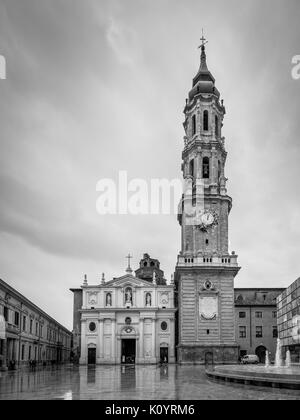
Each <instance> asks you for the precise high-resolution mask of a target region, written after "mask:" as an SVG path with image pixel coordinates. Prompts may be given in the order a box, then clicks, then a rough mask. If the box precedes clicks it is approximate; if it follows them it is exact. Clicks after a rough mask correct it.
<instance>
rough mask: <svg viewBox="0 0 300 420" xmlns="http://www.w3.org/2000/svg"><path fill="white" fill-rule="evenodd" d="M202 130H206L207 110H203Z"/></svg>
mask: <svg viewBox="0 0 300 420" xmlns="http://www.w3.org/2000/svg"><path fill="white" fill-rule="evenodd" d="M203 130H204V131H208V111H206V110H205V111H204V112H203Z"/></svg>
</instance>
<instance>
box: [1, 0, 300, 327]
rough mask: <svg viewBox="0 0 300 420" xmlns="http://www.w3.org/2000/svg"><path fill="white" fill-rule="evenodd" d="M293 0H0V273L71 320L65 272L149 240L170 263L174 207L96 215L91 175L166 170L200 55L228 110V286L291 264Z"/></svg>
mask: <svg viewBox="0 0 300 420" xmlns="http://www.w3.org/2000/svg"><path fill="white" fill-rule="evenodd" d="M299 22H300V3H299V0H289V1H286V0H282V1H278V0H258V1H256V0H247V1H241V0H231V1H229V0H228V1H223V0H221V1H209V2H208V1H202V0H185V1H179V0H159V1H158V0H157V1H150V0H147V1H146V0H107V1H104V0H0V54H2V55H4V56H5V58H6V61H7V80H0V130H1V131H0V132H1V134H0V135H1V138H0V145H1V152H0V191H1V198H0V246H1V252H0V277H1V278H2V279H3V280H4V281H6V282H8V283H9V284H11V285H12V286H13V287H15V288H16V289H17V290H19V291H20V292H22V293H23V294H25V295H26V296H27V297H28V298H30V299H32V300H33V302H35V303H36V304H37V305H39V306H40V307H41V308H43V309H44V310H45V311H47V312H48V313H49V314H51V315H52V316H53V317H55V318H56V319H57V320H58V321H60V322H61V323H63V324H64V325H66V326H67V327H69V328H72V294H71V292H69V290H68V289H69V288H70V287H78V286H80V285H81V284H82V278H83V275H84V273H86V274H87V275H88V280H89V282H90V283H99V282H100V278H101V273H102V272H104V273H105V275H106V279H107V280H110V279H111V278H112V277H115V276H120V275H122V274H123V273H124V270H125V268H126V260H125V256H126V255H127V253H128V252H129V251H130V252H131V253H132V254H133V256H134V259H133V267H134V268H137V265H138V262H139V259H140V258H141V257H142V254H143V253H145V252H148V253H149V254H150V255H151V256H153V257H154V258H158V259H159V260H160V261H161V268H162V269H163V270H165V274H166V277H167V278H168V279H169V278H170V275H171V273H172V272H173V271H174V269H175V264H176V258H177V254H178V252H179V250H180V227H179V225H178V223H177V220H176V217H175V216H173V215H172V216H99V215H98V214H97V212H96V199H97V197H98V196H99V193H97V192H96V183H97V181H98V180H99V179H101V178H112V179H117V175H118V171H119V170H127V171H128V176H129V179H132V178H142V179H145V180H146V181H147V182H148V181H150V179H151V178H168V179H173V178H180V177H181V170H180V166H181V152H182V149H183V135H184V132H183V127H182V122H183V119H184V115H183V106H184V103H185V98H186V96H187V93H188V91H189V89H190V88H191V84H192V78H193V77H194V76H195V74H196V72H197V70H198V67H199V50H197V46H198V45H199V43H200V41H199V38H200V37H201V28H202V27H204V30H205V35H206V36H207V38H208V41H209V43H208V45H207V62H208V67H209V69H210V71H211V72H212V74H213V75H214V77H215V78H216V86H217V88H218V89H219V91H220V92H221V96H222V98H224V101H225V106H226V110H227V115H226V117H225V121H224V130H223V134H224V135H225V136H226V147H227V151H228V160H227V166H226V175H227V177H228V178H229V182H228V193H229V195H231V196H232V197H233V210H232V213H231V215H230V232H229V236H230V248H231V250H235V251H236V252H237V253H238V255H239V262H240V265H241V266H242V270H241V271H240V273H239V274H238V276H237V278H236V283H235V285H236V287H282V286H288V285H289V284H290V283H292V282H293V281H294V280H295V279H296V278H297V277H299V275H300V258H299V257H300V255H299V243H300V223H299V220H300V219H299V211H300V194H299V177H300V165H299V160H300V141H299V134H300V119H299V108H300V80H298V81H296V80H293V79H292V77H291V69H292V64H291V60H292V57H293V56H294V55H297V54H300V28H299Z"/></svg>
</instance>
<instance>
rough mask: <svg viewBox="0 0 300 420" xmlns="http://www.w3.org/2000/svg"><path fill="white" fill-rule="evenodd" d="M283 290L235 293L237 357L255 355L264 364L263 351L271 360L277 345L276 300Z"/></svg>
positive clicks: (239, 291) (258, 289) (249, 290)
mask: <svg viewBox="0 0 300 420" xmlns="http://www.w3.org/2000/svg"><path fill="white" fill-rule="evenodd" d="M284 290H285V289H278V288H274V289H262V288H256V289H235V290H234V294H235V334H236V342H237V344H238V345H239V347H240V357H242V356H244V355H246V354H256V355H257V356H258V357H259V359H260V362H262V363H264V361H265V354H266V350H268V351H269V352H270V360H274V359H275V353H276V344H277V336H278V331H277V306H276V298H277V297H278V295H280V294H281V293H282V292H283V291H284Z"/></svg>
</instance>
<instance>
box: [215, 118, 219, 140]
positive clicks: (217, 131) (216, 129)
mask: <svg viewBox="0 0 300 420" xmlns="http://www.w3.org/2000/svg"><path fill="white" fill-rule="evenodd" d="M215 133H216V137H217V138H218V137H219V118H218V116H217V115H216V116H215Z"/></svg>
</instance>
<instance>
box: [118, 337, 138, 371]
mask: <svg viewBox="0 0 300 420" xmlns="http://www.w3.org/2000/svg"><path fill="white" fill-rule="evenodd" d="M135 356H136V340H133V339H124V340H122V356H121V363H123V364H131V365H133V364H135Z"/></svg>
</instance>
